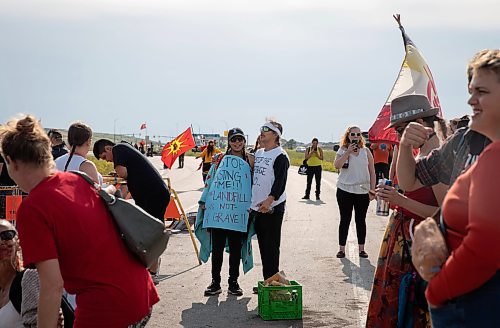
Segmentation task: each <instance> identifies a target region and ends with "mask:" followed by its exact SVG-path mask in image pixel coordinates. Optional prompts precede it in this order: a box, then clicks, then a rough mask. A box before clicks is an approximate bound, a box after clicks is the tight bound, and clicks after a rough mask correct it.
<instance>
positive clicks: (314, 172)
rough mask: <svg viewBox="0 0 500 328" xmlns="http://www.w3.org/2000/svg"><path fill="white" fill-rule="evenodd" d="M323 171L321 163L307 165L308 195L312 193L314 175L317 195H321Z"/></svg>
mask: <svg viewBox="0 0 500 328" xmlns="http://www.w3.org/2000/svg"><path fill="white" fill-rule="evenodd" d="M321 171H322V170H321V165H318V166H308V167H307V186H306V196H309V195H310V193H311V185H312V181H313V177H314V178H315V180H316V196H319V194H320V193H321Z"/></svg>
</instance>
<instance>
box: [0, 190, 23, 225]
mask: <svg viewBox="0 0 500 328" xmlns="http://www.w3.org/2000/svg"><path fill="white" fill-rule="evenodd" d="M27 195H28V194H26V193H24V192H22V191H21V189H19V187H17V186H0V219H6V220H8V221H10V222H11V223H12V224H13V225H14V226H16V215H17V210H18V208H19V205H21V202H22V201H23V198H24V197H26V196H27Z"/></svg>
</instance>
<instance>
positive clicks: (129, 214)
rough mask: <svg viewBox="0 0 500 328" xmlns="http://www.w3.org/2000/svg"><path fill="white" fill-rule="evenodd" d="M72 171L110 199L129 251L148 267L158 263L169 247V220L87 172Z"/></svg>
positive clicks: (115, 219)
mask: <svg viewBox="0 0 500 328" xmlns="http://www.w3.org/2000/svg"><path fill="white" fill-rule="evenodd" d="M71 172H72V173H75V174H78V175H79V176H81V177H82V178H84V179H85V181H87V182H88V183H90V184H91V185H92V186H94V187H95V188H96V192H97V193H98V194H99V196H100V197H101V198H102V199H103V200H104V202H105V203H106V206H107V207H108V210H109V211H110V213H111V216H112V217H113V219H114V221H115V224H116V227H117V228H118V232H119V233H120V236H121V238H122V239H123V240H124V242H125V245H127V248H128V249H129V251H130V252H132V254H133V255H134V256H135V257H136V258H137V259H138V260H139V261H140V262H141V263H142V264H143V265H144V266H145V267H146V268H149V267H150V266H151V265H152V264H154V263H156V261H157V259H158V258H159V257H160V256H161V254H162V253H163V252H164V251H165V249H166V248H167V244H168V240H169V238H170V231H169V230H167V229H166V228H165V224H164V223H163V222H161V221H160V220H158V219H157V218H155V217H154V216H152V215H150V214H149V213H147V212H146V211H144V210H143V209H142V208H140V207H139V206H137V205H135V204H132V203H130V202H127V201H126V200H124V199H122V198H117V197H115V196H113V195H110V194H108V193H106V192H105V191H104V190H102V189H100V188H99V187H98V186H96V184H95V183H94V180H92V179H91V178H90V177H89V176H88V175H86V174H85V173H83V172H79V171H71Z"/></svg>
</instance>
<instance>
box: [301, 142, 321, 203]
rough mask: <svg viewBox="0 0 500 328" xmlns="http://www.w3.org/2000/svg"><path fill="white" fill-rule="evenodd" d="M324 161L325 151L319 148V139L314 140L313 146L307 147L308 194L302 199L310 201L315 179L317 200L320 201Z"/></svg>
mask: <svg viewBox="0 0 500 328" xmlns="http://www.w3.org/2000/svg"><path fill="white" fill-rule="evenodd" d="M322 161H323V149H321V148H320V147H319V146H318V139H317V138H314V139H313V140H312V142H311V146H310V147H307V149H306V153H305V162H306V163H307V185H306V193H305V195H304V197H302V199H309V194H310V193H311V185H312V180H313V177H314V178H315V180H316V200H320V198H319V194H320V193H321V170H322V168H321V163H322Z"/></svg>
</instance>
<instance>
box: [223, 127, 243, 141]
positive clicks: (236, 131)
mask: <svg viewBox="0 0 500 328" xmlns="http://www.w3.org/2000/svg"><path fill="white" fill-rule="evenodd" d="M236 136H242V137H243V139H245V140H246V138H245V134H244V133H243V130H242V129H240V128H232V129H231V130H229V132H228V133H227V138H228V139H229V140H231V138H232V137H236Z"/></svg>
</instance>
